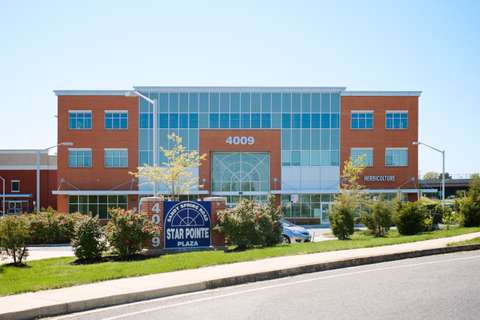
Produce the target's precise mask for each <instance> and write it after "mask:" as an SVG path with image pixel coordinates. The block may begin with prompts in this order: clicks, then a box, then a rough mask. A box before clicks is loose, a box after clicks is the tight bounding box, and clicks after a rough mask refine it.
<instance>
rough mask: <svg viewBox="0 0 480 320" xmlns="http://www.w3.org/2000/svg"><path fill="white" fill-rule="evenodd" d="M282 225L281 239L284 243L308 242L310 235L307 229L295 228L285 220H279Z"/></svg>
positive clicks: (310, 238) (295, 226)
mask: <svg viewBox="0 0 480 320" xmlns="http://www.w3.org/2000/svg"><path fill="white" fill-rule="evenodd" d="M280 223H281V225H282V237H283V242H284V243H296V242H309V241H310V240H312V235H311V234H310V232H309V231H308V229H306V228H304V227H301V226H297V225H295V224H293V223H291V222H289V221H287V220H285V219H282V220H280Z"/></svg>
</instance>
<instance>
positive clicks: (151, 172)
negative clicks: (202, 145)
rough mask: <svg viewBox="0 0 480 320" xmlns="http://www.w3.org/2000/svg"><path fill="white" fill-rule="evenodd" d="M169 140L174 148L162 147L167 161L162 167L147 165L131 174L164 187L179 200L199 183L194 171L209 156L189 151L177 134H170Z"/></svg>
mask: <svg viewBox="0 0 480 320" xmlns="http://www.w3.org/2000/svg"><path fill="white" fill-rule="evenodd" d="M168 139H169V140H171V141H172V142H173V144H174V145H173V147H172V148H171V149H165V148H163V147H160V150H161V151H162V153H163V154H164V156H165V158H166V159H167V161H165V162H163V163H162V164H161V165H160V166H150V165H148V164H147V165H145V166H143V167H138V168H137V169H138V171H137V172H130V174H132V175H134V176H135V177H137V178H139V177H143V178H145V179H146V180H147V181H149V182H151V183H157V184H161V185H164V186H165V187H166V188H167V190H168V194H169V196H170V197H171V198H172V200H177V199H178V196H179V195H180V194H182V193H186V192H188V191H189V190H190V188H191V187H192V186H194V185H196V184H197V183H198V178H197V177H194V176H193V174H192V169H195V168H198V167H199V166H200V165H201V162H202V161H203V160H205V158H206V156H207V155H206V154H202V155H200V154H199V153H198V151H196V150H193V151H187V150H186V148H185V147H184V146H183V145H182V138H181V137H179V136H177V135H176V134H175V133H171V134H169V135H168ZM155 196H156V195H155Z"/></svg>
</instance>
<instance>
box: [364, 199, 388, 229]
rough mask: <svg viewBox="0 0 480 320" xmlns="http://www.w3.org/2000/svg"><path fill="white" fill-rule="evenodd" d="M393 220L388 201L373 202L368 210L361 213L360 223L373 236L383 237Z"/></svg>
mask: <svg viewBox="0 0 480 320" xmlns="http://www.w3.org/2000/svg"><path fill="white" fill-rule="evenodd" d="M392 219H393V206H392V204H391V203H390V202H389V201H384V200H382V199H380V200H375V201H373V202H372V203H371V205H370V210H368V211H366V212H363V213H362V215H361V217H360V221H361V222H362V223H363V224H364V225H365V226H366V227H367V228H368V229H369V230H370V231H371V232H372V233H373V234H374V235H375V237H383V236H385V235H386V234H387V232H388V230H390V226H391V225H392Z"/></svg>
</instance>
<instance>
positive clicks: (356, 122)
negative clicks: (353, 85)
mask: <svg viewBox="0 0 480 320" xmlns="http://www.w3.org/2000/svg"><path fill="white" fill-rule="evenodd" d="M350 127H351V128H352V129H372V128H373V112H372V111H353V112H352V113H351V120H350Z"/></svg>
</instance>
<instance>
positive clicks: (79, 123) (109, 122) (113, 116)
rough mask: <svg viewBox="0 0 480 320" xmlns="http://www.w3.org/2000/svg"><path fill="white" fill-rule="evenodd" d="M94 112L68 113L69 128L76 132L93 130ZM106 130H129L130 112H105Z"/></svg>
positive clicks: (73, 111) (79, 111)
mask: <svg viewBox="0 0 480 320" xmlns="http://www.w3.org/2000/svg"><path fill="white" fill-rule="evenodd" d="M92 118H93V116H92V111H91V110H72V111H69V112H68V127H69V128H70V129H75V130H88V129H92V127H93V121H92ZM104 120H105V121H104V128H105V129H113V130H115V129H116V130H121V129H128V111H126V110H119V111H115V110H112V111H109V110H107V111H105V116H104Z"/></svg>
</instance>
